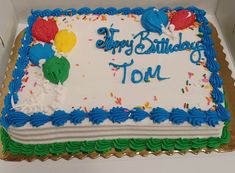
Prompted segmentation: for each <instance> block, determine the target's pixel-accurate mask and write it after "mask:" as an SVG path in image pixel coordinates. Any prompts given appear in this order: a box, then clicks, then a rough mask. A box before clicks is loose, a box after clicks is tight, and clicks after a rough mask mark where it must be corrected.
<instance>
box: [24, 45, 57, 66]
mask: <svg viewBox="0 0 235 173" xmlns="http://www.w3.org/2000/svg"><path fill="white" fill-rule="evenodd" d="M54 54H55V52H54V50H53V49H52V46H51V44H48V43H45V44H44V46H43V45H42V44H40V43H39V44H36V45H34V46H33V47H31V48H30V50H29V59H30V61H31V62H32V63H33V64H34V65H38V64H39V61H40V60H41V59H46V60H47V59H49V58H51V57H53V56H54Z"/></svg>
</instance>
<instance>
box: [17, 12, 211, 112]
mask: <svg viewBox="0 0 235 173" xmlns="http://www.w3.org/2000/svg"><path fill="white" fill-rule="evenodd" d="M105 16H106V18H107V20H105V21H101V18H102V17H101V16H100V17H99V19H98V20H97V16H96V15H88V16H86V20H84V18H85V17H84V16H83V15H82V16H79V17H77V16H73V17H58V19H57V24H58V26H59V29H60V30H62V29H69V30H70V31H72V32H74V33H75V34H76V37H77V43H76V45H75V47H74V48H73V50H72V51H71V52H69V53H67V54H65V55H64V56H65V57H66V58H67V59H68V60H69V62H70V65H71V68H70V74H69V78H68V79H67V80H66V81H65V82H64V84H63V86H62V88H64V89H65V90H64V91H63V94H64V101H63V104H60V105H58V107H56V108H57V109H60V110H65V111H66V112H71V111H72V110H73V108H81V109H83V110H84V108H86V110H88V111H89V110H91V109H92V108H93V107H103V108H104V109H107V110H109V109H111V108H112V107H116V106H122V107H125V108H128V109H132V108H133V107H136V106H144V105H145V104H146V103H149V106H147V107H148V108H149V109H148V108H147V111H150V110H151V108H153V107H158V106H160V107H163V108H166V109H167V110H169V111H170V110H172V108H177V107H178V108H184V103H188V105H189V108H193V107H197V108H200V109H202V110H208V109H209V108H211V107H212V106H213V104H212V102H210V103H209V104H208V103H207V102H208V101H207V99H206V97H208V98H210V97H211V95H210V91H211V85H210V84H209V82H203V81H202V79H203V75H204V74H205V75H206V79H209V77H210V72H209V71H208V70H207V69H206V68H204V67H202V66H197V65H195V64H193V63H192V62H190V58H189V57H190V53H191V52H190V51H182V52H176V53H171V54H167V55H166V54H150V55H136V54H135V53H133V54H132V55H131V56H127V55H125V54H124V52H122V53H116V54H115V55H112V54H111V51H108V52H105V51H104V50H103V49H98V48H96V46H95V44H96V41H97V40H98V39H103V38H102V37H103V36H102V35H99V34H97V29H98V28H100V27H104V26H106V27H108V28H109V27H110V26H111V25H112V24H113V27H114V28H118V29H120V32H119V33H116V35H115V39H118V40H123V39H132V36H133V34H137V33H138V32H140V31H142V30H143V28H142V26H141V24H140V22H139V20H140V17H139V16H136V15H134V17H133V16H132V17H130V16H129V17H128V16H127V15H126V16H125V15H114V16H107V15H105ZM78 18H79V19H78ZM65 19H66V20H65ZM122 19H123V20H122ZM127 23H128V27H127ZM181 32H183V41H185V40H187V41H190V42H193V41H198V40H200V38H199V37H198V36H197V35H196V34H197V33H198V29H197V28H195V29H194V30H191V29H186V30H183V31H181ZM178 33H179V32H178V31H176V32H174V35H175V36H176V38H175V39H174V40H172V39H171V43H174V44H176V43H178V42H179V38H178ZM150 37H151V38H152V39H153V38H158V39H159V40H160V39H161V38H163V37H165V38H166V37H167V36H166V35H165V34H163V35H161V36H159V35H158V34H156V33H151V35H150ZM202 54H203V53H202ZM202 56H203V57H204V55H202ZM131 59H133V60H134V64H133V65H132V66H131V67H129V68H128V69H127V78H126V83H125V84H122V83H121V81H122V77H123V69H119V70H118V71H116V72H115V71H112V66H109V63H110V62H113V63H117V64H123V63H124V62H128V63H129V62H130V61H131ZM157 65H161V72H160V74H161V76H162V77H170V79H168V80H163V81H158V80H157V79H156V78H154V79H151V81H150V82H148V83H146V82H141V83H138V84H133V83H132V82H131V81H130V78H131V71H132V70H134V69H139V70H141V71H142V72H143V73H144V72H145V70H147V68H148V67H152V68H153V70H154V69H155V68H156V67H157ZM35 68H37V67H32V66H29V68H28V72H29V74H28V76H29V80H28V82H27V84H26V85H25V88H24V89H23V92H19V93H18V94H19V98H20V100H19V103H18V104H22V103H24V102H25V100H26V99H28V98H30V97H33V95H32V94H30V91H33V92H37V90H39V89H40V88H38V87H33V85H32V84H33V83H34V82H35V81H37V80H38V79H37V78H38V75H37V74H35V73H34V71H35ZM188 72H190V73H194V76H192V78H191V79H189V76H188ZM38 73H40V72H39V71H38ZM114 73H115V74H114ZM114 75H115V76H114ZM187 80H188V81H189V83H190V85H191V86H186V81H187ZM51 85H53V84H51ZM202 85H204V86H205V87H204V88H202V87H201V86H202ZM53 87H55V85H53ZM185 87H187V88H188V92H187V91H186V88H185ZM182 88H183V89H184V92H185V93H184V94H183V93H182ZM111 95H112V96H111ZM45 97H46V99H45ZM117 98H121V104H117V102H116V103H115V101H116V100H117ZM37 100H38V102H35V104H36V103H39V104H40V103H42V102H43V103H45V105H46V104H51V103H52V102H53V100H55V96H54V94H53V93H51V91H50V92H48V93H47V94H46V95H45V96H44V97H41V98H37ZM45 109H47V107H45ZM185 110H186V109H185ZM43 112H47V110H43ZM25 113H27V114H31V113H32V112H27V111H25Z"/></svg>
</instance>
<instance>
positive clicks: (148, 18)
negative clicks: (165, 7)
mask: <svg viewBox="0 0 235 173" xmlns="http://www.w3.org/2000/svg"><path fill="white" fill-rule="evenodd" d="M141 24H142V26H143V27H144V29H146V30H147V31H150V32H155V33H158V34H160V35H161V34H162V33H163V30H164V29H165V28H166V27H167V25H168V15H167V14H166V13H165V12H164V11H161V10H157V9H151V10H147V11H146V12H145V13H144V14H143V15H142V17H141Z"/></svg>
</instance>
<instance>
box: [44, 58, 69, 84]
mask: <svg viewBox="0 0 235 173" xmlns="http://www.w3.org/2000/svg"><path fill="white" fill-rule="evenodd" d="M42 68H43V69H42V70H43V74H44V77H45V78H46V79H48V80H49V81H50V82H51V83H54V84H59V83H61V84H63V83H64V81H65V80H66V79H67V78H68V76H69V68H70V64H69V61H68V60H67V59H66V58H65V57H61V58H59V57H56V56H55V57H53V58H50V59H48V60H47V61H46V62H45V64H43V65H42Z"/></svg>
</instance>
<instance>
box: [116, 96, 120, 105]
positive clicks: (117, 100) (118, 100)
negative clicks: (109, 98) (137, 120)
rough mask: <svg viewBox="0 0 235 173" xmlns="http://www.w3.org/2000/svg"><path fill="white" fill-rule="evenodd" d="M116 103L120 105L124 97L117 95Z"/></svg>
mask: <svg viewBox="0 0 235 173" xmlns="http://www.w3.org/2000/svg"><path fill="white" fill-rule="evenodd" d="M115 103H116V104H118V105H122V98H121V97H117V98H116V100H115Z"/></svg>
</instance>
